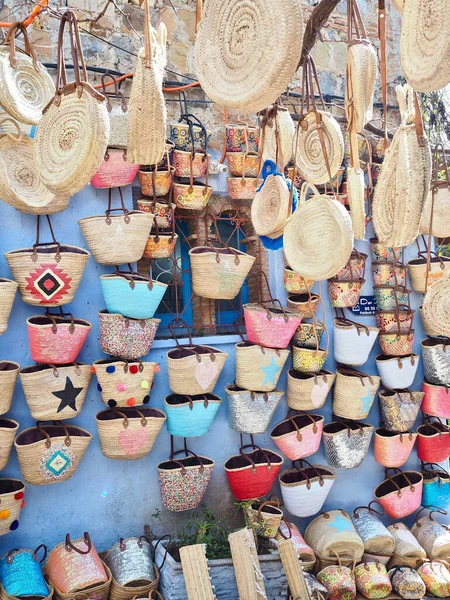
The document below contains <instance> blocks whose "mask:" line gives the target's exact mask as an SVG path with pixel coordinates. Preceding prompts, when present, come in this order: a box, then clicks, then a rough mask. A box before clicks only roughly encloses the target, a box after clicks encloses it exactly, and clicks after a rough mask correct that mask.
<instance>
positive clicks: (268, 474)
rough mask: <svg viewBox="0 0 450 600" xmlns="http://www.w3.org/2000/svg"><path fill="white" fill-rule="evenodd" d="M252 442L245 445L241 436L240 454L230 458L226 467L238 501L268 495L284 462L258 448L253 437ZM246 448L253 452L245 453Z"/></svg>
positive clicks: (265, 450)
mask: <svg viewBox="0 0 450 600" xmlns="http://www.w3.org/2000/svg"><path fill="white" fill-rule="evenodd" d="M250 440H251V443H250V444H246V445H243V438H242V434H241V447H240V448H239V454H238V455H236V456H232V457H231V458H229V459H228V460H227V461H226V463H225V465H224V466H225V473H226V475H227V479H228V483H229V485H230V488H231V491H232V493H233V496H234V497H235V498H236V500H253V499H254V498H261V497H262V496H265V495H266V494H268V493H269V492H270V489H271V487H272V485H273V484H274V482H275V479H276V478H277V475H278V473H279V471H280V468H281V465H282V464H283V462H284V460H283V458H282V457H281V456H280V455H279V454H277V453H276V452H273V451H272V450H267V449H264V448H260V447H259V446H256V444H255V442H254V440H253V436H252V435H251V436H250ZM245 448H252V451H251V452H244V450H245Z"/></svg>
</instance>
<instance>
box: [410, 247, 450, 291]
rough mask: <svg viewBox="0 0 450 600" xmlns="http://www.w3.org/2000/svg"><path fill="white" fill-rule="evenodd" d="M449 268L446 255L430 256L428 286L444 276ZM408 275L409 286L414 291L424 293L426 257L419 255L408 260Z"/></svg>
mask: <svg viewBox="0 0 450 600" xmlns="http://www.w3.org/2000/svg"><path fill="white" fill-rule="evenodd" d="M449 269H450V258H448V257H446V256H439V255H436V256H432V257H431V258H430V265H429V270H428V288H429V287H430V285H433V283H434V282H435V281H437V280H438V279H441V278H442V277H445V274H446V273H447V271H448V270H449ZM408 270H409V276H410V278H411V286H412V289H413V290H414V291H415V292H419V294H425V292H426V291H427V289H428V288H427V258H426V257H424V256H421V253H419V258H413V259H412V260H410V261H408Z"/></svg>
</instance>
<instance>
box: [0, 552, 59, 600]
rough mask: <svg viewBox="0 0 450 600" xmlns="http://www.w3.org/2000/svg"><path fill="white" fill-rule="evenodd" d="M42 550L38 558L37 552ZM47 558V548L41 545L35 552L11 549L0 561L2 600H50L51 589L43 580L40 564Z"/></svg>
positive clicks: (0, 591) (0, 593) (0, 592)
mask: <svg viewBox="0 0 450 600" xmlns="http://www.w3.org/2000/svg"><path fill="white" fill-rule="evenodd" d="M41 550H43V556H42V558H40V557H39V556H38V555H39V552H40V551H41ZM46 556H47V546H45V545H44V544H41V545H40V546H38V547H37V548H36V549H35V550H28V549H21V550H18V549H17V548H13V549H12V550H10V551H9V552H8V553H7V554H5V555H4V556H3V558H2V559H1V561H0V577H1V580H2V587H1V590H0V595H1V598H2V600H9V599H11V598H14V597H16V598H17V597H18V598H20V597H29V596H32V597H38V598H41V599H42V600H44V599H45V600H51V598H52V595H53V588H51V589H49V586H48V584H47V582H46V581H45V579H44V574H43V572H42V567H41V564H42V563H43V562H44V561H45V558H46Z"/></svg>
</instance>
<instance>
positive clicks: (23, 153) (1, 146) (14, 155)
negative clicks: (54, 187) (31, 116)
mask: <svg viewBox="0 0 450 600" xmlns="http://www.w3.org/2000/svg"><path fill="white" fill-rule="evenodd" d="M5 121H10V122H11V123H13V124H14V125H15V126H16V128H17V134H16V135H11V134H10V133H0V197H1V199H2V200H3V201H4V202H6V203H7V204H10V205H11V206H13V207H14V208H17V210H20V211H21V212H24V213H32V214H35V215H39V214H42V215H43V214H45V215H49V214H53V213H57V212H60V211H62V210H65V209H66V208H67V206H68V205H69V200H70V196H55V195H54V194H53V193H52V192H49V191H48V189H47V188H46V187H45V186H44V184H43V183H42V181H41V180H40V179H39V176H38V173H37V169H36V166H35V163H34V155H33V144H34V142H33V140H32V139H31V138H29V137H28V136H27V135H23V134H21V133H20V130H19V127H18V125H17V124H16V122H15V121H13V119H9V118H6V119H3V121H0V127H1V128H2V131H3V123H4V122H5Z"/></svg>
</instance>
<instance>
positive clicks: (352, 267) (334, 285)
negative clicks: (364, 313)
mask: <svg viewBox="0 0 450 600" xmlns="http://www.w3.org/2000/svg"><path fill="white" fill-rule="evenodd" d="M366 259H367V255H366V254H362V253H361V252H358V251H357V250H353V252H352V253H351V255H350V258H349V260H348V262H347V264H346V265H345V267H344V268H343V269H341V271H339V273H337V274H336V275H335V276H334V277H332V278H331V279H329V280H328V293H329V295H330V302H331V306H332V307H333V308H351V307H353V306H355V305H356V304H357V303H358V302H359V298H360V296H361V292H362V289H363V287H364V283H365V281H366V280H365V279H364V274H365V269H366Z"/></svg>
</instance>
